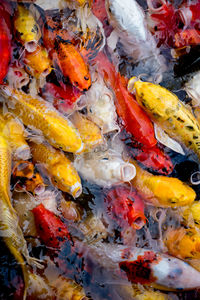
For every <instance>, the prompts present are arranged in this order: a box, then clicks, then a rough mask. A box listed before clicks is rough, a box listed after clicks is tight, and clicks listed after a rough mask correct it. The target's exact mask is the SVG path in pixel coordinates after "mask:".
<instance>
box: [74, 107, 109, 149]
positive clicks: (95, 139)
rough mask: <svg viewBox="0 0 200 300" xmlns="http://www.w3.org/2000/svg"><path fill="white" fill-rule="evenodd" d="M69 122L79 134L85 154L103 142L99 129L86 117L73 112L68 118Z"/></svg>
mask: <svg viewBox="0 0 200 300" xmlns="http://www.w3.org/2000/svg"><path fill="white" fill-rule="evenodd" d="M70 120H71V122H72V123H73V124H74V126H75V127H76V128H77V130H78V131H79V133H80V136H81V139H82V141H83V143H84V144H85V152H86V151H92V149H93V148H95V147H97V146H98V145H100V144H102V143H103V141H104V140H103V136H102V134H101V130H100V128H99V127H98V126H97V125H96V124H95V123H93V122H92V121H90V120H88V119H87V117H86V116H84V115H83V114H81V113H79V112H75V113H74V114H73V115H72V116H71V117H70Z"/></svg>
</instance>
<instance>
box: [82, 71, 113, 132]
mask: <svg viewBox="0 0 200 300" xmlns="http://www.w3.org/2000/svg"><path fill="white" fill-rule="evenodd" d="M85 96H86V100H87V104H86V105H87V115H88V117H89V118H90V120H91V121H93V122H95V123H96V124H97V125H98V126H99V127H100V128H101V130H102V133H103V134H106V133H109V132H112V131H119V125H118V124H117V113H116V109H115V104H114V93H112V91H111V90H109V89H108V87H107V86H106V84H105V82H104V81H103V78H102V77H101V76H98V77H97V80H96V81H95V82H94V83H93V84H92V86H91V88H90V89H89V91H88V92H87V93H86V95H85Z"/></svg>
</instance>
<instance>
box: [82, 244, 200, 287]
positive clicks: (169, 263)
mask: <svg viewBox="0 0 200 300" xmlns="http://www.w3.org/2000/svg"><path fill="white" fill-rule="evenodd" d="M88 249H89V253H90V255H91V257H93V258H95V261H96V262H98V263H99V264H100V265H101V266H102V267H103V268H105V269H106V270H107V271H108V272H111V274H113V279H114V280H118V282H119V280H120V279H122V278H123V279H126V280H128V281H129V282H131V283H134V284H144V285H150V286H154V287H157V288H159V289H160V288H161V289H162V288H165V289H171V290H190V289H193V288H196V287H199V286H200V274H199V272H198V271H197V270H195V269H194V268H192V267H191V266H190V265H189V264H187V263H186V262H184V261H182V260H180V259H178V258H175V257H172V256H169V255H165V254H162V253H159V252H155V251H152V250H149V249H143V248H127V247H126V246H122V245H116V244H113V245H111V244H110V245H108V244H105V243H104V244H102V243H99V244H96V245H95V246H89V247H88ZM102 258H103V259H102ZM163 266H165V267H163ZM111 276H112V275H111Z"/></svg>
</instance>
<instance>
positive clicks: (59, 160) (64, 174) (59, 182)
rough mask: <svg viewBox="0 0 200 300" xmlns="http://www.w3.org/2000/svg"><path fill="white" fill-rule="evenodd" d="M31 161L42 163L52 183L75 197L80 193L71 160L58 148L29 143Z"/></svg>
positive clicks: (79, 181)
mask: <svg viewBox="0 0 200 300" xmlns="http://www.w3.org/2000/svg"><path fill="white" fill-rule="evenodd" d="M30 148H31V153H32V157H33V162H35V163H42V164H44V167H45V168H46V170H47V172H48V174H49V176H50V178H51V181H52V183H53V184H54V185H55V186H56V187H57V188H59V189H60V190H61V191H63V192H67V193H69V194H71V195H72V196H73V197H74V198H77V197H79V196H80V194H81V193H82V186H81V180H80V177H79V176H78V173H77V172H76V169H75V168H74V166H73V164H72V162H71V161H70V160H69V159H68V158H67V157H66V156H65V155H64V153H63V152H61V151H60V150H57V149H54V148H53V147H51V146H50V145H48V144H46V143H41V144H37V143H33V142H31V143H30Z"/></svg>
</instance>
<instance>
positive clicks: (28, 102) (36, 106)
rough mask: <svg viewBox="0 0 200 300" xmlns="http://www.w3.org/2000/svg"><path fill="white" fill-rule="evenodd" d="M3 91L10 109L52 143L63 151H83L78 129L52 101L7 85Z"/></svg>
mask: <svg viewBox="0 0 200 300" xmlns="http://www.w3.org/2000/svg"><path fill="white" fill-rule="evenodd" d="M1 92H2V93H3V95H4V96H5V97H6V98H7V99H8V100H7V104H8V109H9V111H10V112H12V113H14V114H15V115H16V116H17V117H18V118H19V119H20V120H22V122H23V123H24V124H25V125H26V126H28V127H30V128H31V129H33V130H35V131H37V132H38V131H39V132H40V134H43V135H44V137H45V138H46V139H47V140H48V142H49V143H50V144H51V145H53V146H55V147H56V148H60V149H62V150H63V151H68V152H74V153H80V152H82V150H83V148H84V145H83V143H82V141H81V138H80V135H79V133H78V131H77V130H76V129H75V127H74V126H73V125H72V124H71V122H70V121H68V120H67V119H66V118H64V117H63V116H61V115H60V114H59V113H58V111H57V110H56V109H55V108H53V106H52V105H51V104H50V103H48V102H46V101H44V100H43V99H41V98H33V97H32V96H31V95H27V94H25V93H23V92H20V91H18V90H13V89H11V88H9V87H7V86H6V87H2V89H1Z"/></svg>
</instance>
